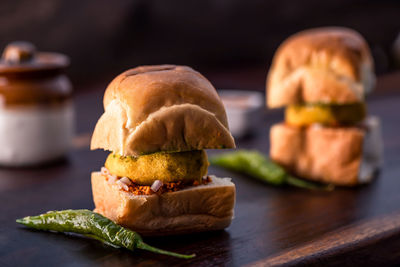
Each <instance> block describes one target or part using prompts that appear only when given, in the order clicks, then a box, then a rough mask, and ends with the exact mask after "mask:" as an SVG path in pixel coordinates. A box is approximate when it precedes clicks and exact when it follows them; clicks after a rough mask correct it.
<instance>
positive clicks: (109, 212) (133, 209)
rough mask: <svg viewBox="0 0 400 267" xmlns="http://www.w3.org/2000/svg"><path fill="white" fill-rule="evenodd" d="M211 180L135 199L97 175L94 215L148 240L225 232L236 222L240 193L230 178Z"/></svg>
mask: <svg viewBox="0 0 400 267" xmlns="http://www.w3.org/2000/svg"><path fill="white" fill-rule="evenodd" d="M211 179H212V181H211V182H210V183H208V184H207V185H199V186H193V187H188V188H185V189H183V190H180V191H177V192H171V193H163V194H160V195H158V194H153V195H135V194H133V193H130V192H126V191H124V190H123V189H121V188H120V187H119V186H118V185H117V184H115V183H109V182H108V181H107V180H106V177H105V176H104V175H102V174H101V173H100V172H93V173H92V193H93V200H94V204H95V210H94V211H95V212H98V213H100V214H102V215H104V216H106V217H107V218H109V219H111V220H113V221H114V222H115V223H117V224H119V225H122V226H124V227H127V228H129V229H132V230H134V231H136V232H138V233H140V234H143V235H147V236H156V235H171V234H186V233H194V232H203V231H212V230H221V229H224V228H226V227H228V226H229V225H230V223H231V221H232V218H233V208H234V205H235V194H236V189H235V185H234V184H233V183H232V182H231V179H230V178H217V177H214V176H211Z"/></svg>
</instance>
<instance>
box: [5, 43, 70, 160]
mask: <svg viewBox="0 0 400 267" xmlns="http://www.w3.org/2000/svg"><path fill="white" fill-rule="evenodd" d="M68 64H69V60H68V58H67V57H66V56H64V55H62V54H58V53H44V52H36V51H35V48H34V47H33V46H32V45H31V44H29V43H23V42H16V43H11V44H9V45H8V46H7V47H6V49H5V50H4V52H3V56H2V59H1V61H0V165H2V166H13V167H20V166H36V165H41V164H45V163H48V162H51V161H54V160H57V159H59V158H61V157H63V156H64V155H65V154H66V153H67V151H68V150H69V148H70V145H71V142H72V138H73V134H74V108H73V103H72V97H71V94H72V87H71V83H70V81H69V79H68V78H67V77H66V76H65V75H64V74H63V71H64V69H65V68H66V67H67V66H68Z"/></svg>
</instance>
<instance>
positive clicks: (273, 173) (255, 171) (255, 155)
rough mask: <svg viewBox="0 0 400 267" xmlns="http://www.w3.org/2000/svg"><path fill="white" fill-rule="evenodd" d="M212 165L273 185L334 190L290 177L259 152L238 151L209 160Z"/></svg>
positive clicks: (329, 186)
mask: <svg viewBox="0 0 400 267" xmlns="http://www.w3.org/2000/svg"><path fill="white" fill-rule="evenodd" d="M209 161H210V163H211V164H214V165H217V166H221V167H224V168H226V169H229V170H233V171H237V172H241V173H244V174H247V175H250V176H252V177H254V178H257V179H259V180H261V181H264V182H266V183H269V184H273V185H284V184H288V185H292V186H296V187H301V188H307V189H322V190H332V189H333V186H332V185H320V184H316V183H313V182H309V181H306V180H302V179H299V178H296V177H293V176H291V175H289V174H288V173H287V172H286V171H285V170H284V169H283V168H282V167H281V166H279V165H278V164H276V163H275V162H273V161H272V160H270V159H269V158H267V157H265V156H264V155H262V154H261V153H259V152H257V151H251V150H237V151H235V152H230V153H224V154H219V155H216V156H212V157H210V159H209Z"/></svg>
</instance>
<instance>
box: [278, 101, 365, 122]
mask: <svg viewBox="0 0 400 267" xmlns="http://www.w3.org/2000/svg"><path fill="white" fill-rule="evenodd" d="M365 116H366V107H365V104H364V103H354V104H344V105H339V104H332V105H327V104H304V105H290V106H288V107H287V108H286V111H285V121H286V122H287V123H288V124H290V125H296V126H308V125H311V124H313V123H320V124H323V125H326V126H341V125H343V126H345V125H352V124H355V123H357V122H360V121H362V120H363V119H364V118H365Z"/></svg>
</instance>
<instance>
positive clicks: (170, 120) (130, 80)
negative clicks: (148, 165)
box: [91, 65, 235, 156]
mask: <svg viewBox="0 0 400 267" xmlns="http://www.w3.org/2000/svg"><path fill="white" fill-rule="evenodd" d="M103 103H104V109H105V112H104V114H103V115H102V116H101V118H100V119H99V121H98V122H97V124H96V127H95V130H94V133H93V136H92V141H91V149H98V148H101V149H104V150H109V151H113V152H115V153H118V154H120V155H123V156H139V155H143V154H149V153H154V152H160V151H169V152H178V151H189V150H200V149H212V148H234V147H235V143H234V140H233V138H232V135H231V134H230V132H229V128H228V122H227V117H226V113H225V108H224V106H223V104H222V102H221V100H220V98H219V96H218V94H217V92H216V90H215V88H214V87H213V86H212V85H211V83H210V82H209V81H208V80H207V79H206V78H205V77H204V76H202V75H201V74H200V73H198V72H196V71H194V70H193V69H191V68H189V67H186V66H175V65H160V66H142V67H137V68H134V69H130V70H127V71H125V72H124V73H122V74H120V75H119V76H117V77H116V78H115V79H114V80H113V81H112V82H111V83H110V84H109V86H108V87H107V89H106V92H105V94H104V101H103Z"/></svg>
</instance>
